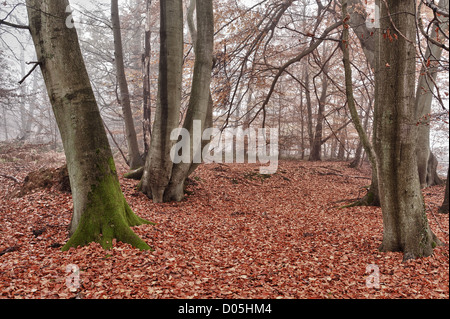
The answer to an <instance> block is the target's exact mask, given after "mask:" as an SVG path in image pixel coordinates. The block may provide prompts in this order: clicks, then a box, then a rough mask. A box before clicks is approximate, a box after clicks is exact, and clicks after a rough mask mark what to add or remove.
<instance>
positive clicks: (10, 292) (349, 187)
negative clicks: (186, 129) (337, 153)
mask: <svg viewBox="0 0 450 319" xmlns="http://www.w3.org/2000/svg"><path fill="white" fill-rule="evenodd" d="M37 168H39V167H38V164H37V163H35V164H32V163H31V164H30V163H26V164H25V163H22V162H18V161H14V162H3V163H0V170H1V172H2V173H4V174H8V175H12V176H15V177H17V178H18V179H19V180H21V181H23V179H24V177H25V176H26V175H27V174H28V173H29V172H31V171H33V170H35V169H37ZM121 171H122V173H124V172H125V170H124V169H121ZM360 177H370V173H369V172H367V171H361V170H356V169H350V168H348V164H347V163H342V162H319V163H309V162H296V161H280V164H279V169H278V171H277V173H276V174H273V175H262V174H260V173H259V166H258V165H256V164H208V165H203V166H201V167H200V168H199V169H198V170H197V171H196V172H194V174H193V175H192V176H191V178H190V180H189V183H188V184H187V189H186V193H187V196H186V199H185V200H183V201H182V202H180V203H165V204H154V203H152V201H151V200H149V199H148V198H147V197H146V196H144V195H143V194H141V193H139V192H138V191H137V190H136V185H137V181H133V180H125V179H121V185H122V189H123V192H124V194H125V196H126V198H127V200H128V203H129V204H130V206H131V207H132V209H133V210H134V212H135V213H136V214H137V215H139V216H141V217H143V218H146V219H148V220H150V221H153V222H156V223H157V224H156V226H151V225H144V226H139V227H135V228H134V231H135V232H136V233H137V234H138V235H139V236H140V237H141V238H142V239H144V240H145V241H146V242H147V243H148V244H149V245H150V246H151V247H153V248H154V251H152V252H150V251H144V252H142V251H139V250H136V249H133V248H131V247H130V246H129V245H127V244H123V243H119V242H118V243H115V245H114V248H113V249H111V250H109V251H105V250H103V249H102V248H101V247H100V246H99V245H98V244H95V243H92V244H91V245H89V246H87V247H82V248H79V249H71V250H70V251H69V252H65V253H63V252H61V250H60V247H61V245H63V244H64V243H65V242H66V241H67V225H68V224H69V222H70V218H71V214H72V200H71V195H70V194H69V193H65V192H60V191H51V192H49V191H48V190H45V189H41V190H35V191H33V192H31V193H29V194H26V195H25V196H23V197H21V198H18V197H11V196H8V193H10V192H12V191H13V190H14V189H15V188H17V187H18V185H16V184H17V183H15V182H14V181H13V180H10V179H4V178H1V177H0V185H1V186H0V191H1V197H0V200H1V201H0V298H75V297H77V298H86V299H90V298H271V299H275V298H446V299H447V298H449V286H448V283H449V248H448V242H449V236H448V229H449V223H448V215H441V214H438V213H437V208H438V207H439V205H440V203H441V202H442V200H443V193H444V189H443V186H435V187H430V188H427V189H426V190H424V195H425V198H426V201H427V209H428V219H429V222H430V226H431V228H432V230H433V231H434V232H435V233H436V235H437V236H438V237H439V238H440V239H441V240H442V241H443V242H445V243H446V244H447V246H444V247H437V248H436V249H435V253H434V255H433V256H431V257H428V258H423V259H418V260H410V261H407V262H404V263H402V254H400V253H380V252H379V251H378V247H379V245H380V244H381V240H382V232H383V226H382V216H381V210H380V209H379V208H374V207H352V208H345V209H342V208H339V207H341V206H343V205H345V204H348V203H350V202H351V200H352V199H356V198H358V197H362V196H363V195H364V191H365V188H364V187H365V186H367V185H368V184H369V183H370V178H369V179H367V178H366V179H365V178H360ZM346 200H347V201H346ZM369 265H375V266H376V267H377V269H378V273H370V272H367V267H368V266H369ZM73 269H76V270H77V271H76V272H74V271H73ZM373 276H377V279H378V285H377V286H376V287H373V286H370V285H368V282H369V281H370V280H371V279H373V278H372V277H373ZM77 280H78V281H77Z"/></svg>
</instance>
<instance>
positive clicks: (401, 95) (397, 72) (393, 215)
mask: <svg viewBox="0 0 450 319" xmlns="http://www.w3.org/2000/svg"><path fill="white" fill-rule="evenodd" d="M387 8H388V9H389V11H388V10H387ZM414 14H415V4H414V2H413V1H396V0H387V1H383V4H382V5H381V17H388V18H384V19H381V30H390V32H392V33H395V34H396V33H398V32H401V34H397V37H398V40H397V39H393V40H392V41H391V40H390V39H388V38H387V39H384V38H383V37H381V38H380V41H378V46H379V47H378V49H379V61H380V62H379V65H377V68H376V84H375V85H376V89H375V129H374V133H375V138H374V141H375V144H374V148H375V153H376V157H377V170H378V182H379V190H380V199H381V209H382V212H383V242H382V245H381V247H380V250H381V251H401V252H403V253H404V256H403V259H404V260H407V259H411V258H417V257H422V256H429V255H431V254H432V253H433V247H435V246H436V245H437V244H438V243H440V242H439V240H438V239H437V238H436V236H435V235H434V234H433V233H432V231H431V229H430V227H429V224H428V219H427V216H426V211H425V205H424V200H423V197H422V193H421V188H420V181H419V175H418V171H417V159H416V156H415V152H416V147H417V142H416V138H417V126H416V125H415V123H416V122H417V118H416V116H415V99H414V91H415V78H414V76H411V74H415V52H416V51H415V44H416V34H415V19H414ZM391 19H392V23H393V24H392V23H391ZM397 30H398V31H397Z"/></svg>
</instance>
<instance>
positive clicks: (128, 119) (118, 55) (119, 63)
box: [111, 0, 144, 170]
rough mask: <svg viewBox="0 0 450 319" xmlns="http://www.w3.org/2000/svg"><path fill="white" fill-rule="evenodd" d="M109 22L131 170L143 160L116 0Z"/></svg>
mask: <svg viewBox="0 0 450 319" xmlns="http://www.w3.org/2000/svg"><path fill="white" fill-rule="evenodd" d="M111 22H112V28H113V34H114V61H115V66H116V72H117V76H116V77H117V82H118V84H119V90H120V105H121V107H122V113H123V118H124V123H125V135H126V140H127V146H128V156H127V159H128V165H129V166H130V169H131V170H134V169H136V168H139V167H141V166H142V165H144V161H143V160H142V158H141V155H140V153H139V145H138V141H137V136H136V129H135V126H134V120H133V113H132V111H131V102H130V92H129V89H128V83H127V78H126V74H125V65H124V61H123V46H122V34H121V27H120V16H119V4H118V0H111Z"/></svg>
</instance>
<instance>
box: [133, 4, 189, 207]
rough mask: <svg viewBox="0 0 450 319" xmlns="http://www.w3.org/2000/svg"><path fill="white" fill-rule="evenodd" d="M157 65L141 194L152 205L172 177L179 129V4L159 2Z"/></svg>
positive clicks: (180, 16)
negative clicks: (172, 155)
mask: <svg viewBox="0 0 450 319" xmlns="http://www.w3.org/2000/svg"><path fill="white" fill-rule="evenodd" d="M160 7H161V18H160V23H161V27H160V37H161V38H160V43H161V45H160V46H161V47H160V59H159V60H160V61H159V79H158V99H157V105H156V113H155V122H154V125H153V133H152V134H153V136H152V140H151V143H150V152H149V153H148V156H147V160H146V163H145V169H144V174H143V176H142V182H141V190H142V191H143V192H144V193H145V194H147V196H149V197H151V198H153V201H154V202H156V203H160V202H162V201H163V196H164V192H165V190H166V188H167V185H168V184H169V181H170V178H171V175H172V166H173V162H172V160H171V158H170V151H171V149H172V146H173V145H174V142H173V141H171V140H170V135H171V133H172V131H173V130H174V129H175V128H178V123H179V119H180V106H181V80H182V66H183V7H182V1H181V0H167V1H161V2H160Z"/></svg>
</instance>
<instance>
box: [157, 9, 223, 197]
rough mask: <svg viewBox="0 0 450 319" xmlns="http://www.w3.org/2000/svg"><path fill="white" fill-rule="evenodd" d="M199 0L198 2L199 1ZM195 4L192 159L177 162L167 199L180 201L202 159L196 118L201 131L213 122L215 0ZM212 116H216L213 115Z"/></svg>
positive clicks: (188, 122) (188, 125)
mask: <svg viewBox="0 0 450 319" xmlns="http://www.w3.org/2000/svg"><path fill="white" fill-rule="evenodd" d="M195 3H196V4H195ZM194 4H195V6H196V7H197V8H196V10H197V30H195V28H194V25H193V23H192V22H193V21H192V20H193V19H192V13H191V15H190V17H191V18H190V19H188V21H191V22H190V23H189V29H190V31H191V35H192V38H193V40H194V41H195V42H194V43H195V44H194V51H195V64H194V75H193V80H192V88H191V96H190V99H189V105H188V111H187V114H186V118H185V120H184V126H183V127H184V128H185V129H187V130H188V131H189V134H190V137H191V138H190V141H191V145H190V147H189V148H190V154H191V158H190V162H189V163H184V162H181V163H177V164H175V165H174V166H173V171H172V177H171V180H170V184H169V187H168V189H167V190H166V195H165V201H170V200H175V201H180V200H182V199H183V198H184V182H185V180H186V178H187V177H188V176H189V175H190V174H191V173H192V172H193V170H194V169H195V167H196V166H198V164H199V161H195V162H196V163H194V158H197V159H201V152H202V148H203V147H202V146H203V145H204V144H203V143H202V141H195V140H194V139H193V134H194V127H193V123H194V121H196V120H197V121H200V123H201V132H203V130H204V129H205V128H208V127H207V126H206V125H205V123H206V122H207V118H208V119H209V120H208V122H210V123H208V124H212V123H211V122H212V121H211V120H212V118H209V117H208V116H207V114H211V115H212V109H211V108H212V103H210V102H212V97H211V90H210V85H211V70H212V66H213V46H214V15H213V5H212V0H191V5H190V11H193V9H194ZM211 117H212V116H211Z"/></svg>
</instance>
